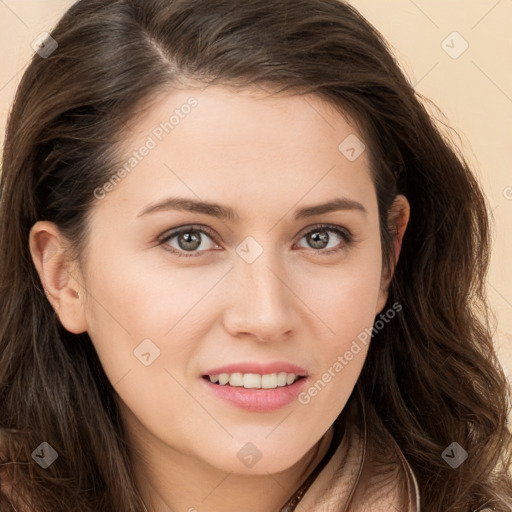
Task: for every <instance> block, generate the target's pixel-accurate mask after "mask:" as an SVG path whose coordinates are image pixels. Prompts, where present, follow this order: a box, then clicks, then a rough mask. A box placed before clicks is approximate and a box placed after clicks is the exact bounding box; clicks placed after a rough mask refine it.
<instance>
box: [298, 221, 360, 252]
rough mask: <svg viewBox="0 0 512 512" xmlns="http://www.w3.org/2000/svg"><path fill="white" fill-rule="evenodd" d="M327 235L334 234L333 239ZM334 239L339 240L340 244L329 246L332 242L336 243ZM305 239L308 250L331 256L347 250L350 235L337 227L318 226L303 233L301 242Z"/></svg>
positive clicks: (350, 241)
mask: <svg viewBox="0 0 512 512" xmlns="http://www.w3.org/2000/svg"><path fill="white" fill-rule="evenodd" d="M328 233H335V235H336V236H335V237H332V236H330V235H329V234H328ZM336 238H338V239H341V242H339V241H338V243H337V244H336V243H334V244H331V245H329V244H330V243H331V242H332V241H334V242H336ZM303 239H306V240H307V243H308V244H309V246H310V247H309V248H312V249H316V252H318V253H320V254H322V255H324V254H332V253H336V252H338V251H341V250H343V249H346V248H348V247H349V246H350V245H351V243H352V241H353V238H352V235H351V234H350V232H349V231H347V230H345V229H342V228H340V227H339V226H332V225H330V224H320V225H318V226H315V228H314V229H312V230H310V231H308V232H307V233H305V234H304V235H303V236H302V238H301V240H303ZM340 244H341V245H340Z"/></svg>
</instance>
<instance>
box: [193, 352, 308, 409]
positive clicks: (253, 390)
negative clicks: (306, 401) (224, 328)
mask: <svg viewBox="0 0 512 512" xmlns="http://www.w3.org/2000/svg"><path fill="white" fill-rule="evenodd" d="M307 376H308V372H307V371H306V370H305V369H304V368H301V367H300V366H297V365H294V364H291V363H287V362H275V363H270V364H260V363H249V362H246V363H238V364H230V365H226V366H221V367H217V368H212V369H211V370H209V371H208V372H207V373H206V374H204V375H202V377H203V382H204V383H205V386H206V387H207V389H208V390H209V391H211V392H213V394H214V395H215V396H216V397H218V398H220V399H222V400H223V401H227V402H229V403H231V404H232V405H235V406H236V407H239V408H242V409H245V410H248V411H252V412H270V411H273V410H276V409H279V408H281V407H283V406H285V405H287V404H289V403H291V402H292V401H293V400H295V399H296V398H297V395H298V394H299V393H300V391H301V390H302V388H303V387H304V385H305V384H304V383H305V381H306V380H307Z"/></svg>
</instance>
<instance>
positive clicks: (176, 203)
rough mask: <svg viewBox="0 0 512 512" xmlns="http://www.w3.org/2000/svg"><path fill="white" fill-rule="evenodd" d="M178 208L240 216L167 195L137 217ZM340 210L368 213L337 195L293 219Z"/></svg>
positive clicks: (210, 204) (230, 217) (230, 210)
mask: <svg viewBox="0 0 512 512" xmlns="http://www.w3.org/2000/svg"><path fill="white" fill-rule="evenodd" d="M169 210H178V211H186V212H192V213H202V214H205V215H211V216H212V217H217V218H219V219H223V220H229V221H231V222H238V221H239V220H240V217H239V216H238V214H237V213H236V212H235V210H233V208H231V207H229V206H223V205H220V204H217V203H213V202H209V201H200V200H196V199H188V198H183V197H168V198H166V199H164V200H162V201H159V202H158V203H153V204H150V205H148V206H146V207H145V208H144V209H143V210H142V211H141V212H140V213H139V214H138V215H137V217H142V216H144V215H148V214H150V213H155V212H162V211H169ZM342 210H355V211H360V212H362V213H364V214H365V215H366V214H367V213H368V211H367V210H366V208H365V207H364V206H363V205H362V204H361V203H359V202H357V201H354V200H353V199H349V198H346V197H339V198H335V199H332V200H331V201H328V202H327V203H322V204H318V205H314V206H306V207H303V208H300V209H298V210H297V211H296V212H295V217H294V218H295V219H296V220H299V219H304V218H307V217H313V216H315V215H322V214H324V213H330V212H335V211H342Z"/></svg>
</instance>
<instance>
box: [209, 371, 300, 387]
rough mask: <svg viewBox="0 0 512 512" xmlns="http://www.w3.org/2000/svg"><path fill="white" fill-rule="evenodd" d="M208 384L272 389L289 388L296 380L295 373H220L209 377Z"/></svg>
mask: <svg viewBox="0 0 512 512" xmlns="http://www.w3.org/2000/svg"><path fill="white" fill-rule="evenodd" d="M209 378H210V382H212V383H214V384H220V385H221V386H225V385H226V384H229V385H230V386H234V387H244V388H246V389H274V388H282V387H284V386H289V385H290V384H293V383H294V382H295V381H296V380H297V378H298V377H297V375H296V374H295V373H286V372H279V373H268V374H265V375H260V374H258V373H221V374H219V375H209Z"/></svg>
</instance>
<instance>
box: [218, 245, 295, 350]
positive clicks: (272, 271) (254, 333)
mask: <svg viewBox="0 0 512 512" xmlns="http://www.w3.org/2000/svg"><path fill="white" fill-rule="evenodd" d="M234 265H235V268H234V269H233V270H232V271H231V272H230V273H229V279H228V280H227V282H226V287H227V289H228V292H227V296H228V297H229V305H228V307H227V309H226V311H225V314H224V327H225V329H226V330H227V331H228V332H229V333H230V334H231V336H233V337H235V338H240V339H241V338H244V337H246V338H250V337H253V338H254V339H255V340H256V341H259V342H271V341H274V342H275V341H281V340H285V339H288V338H289V336H290V335H291V334H292V332H293V329H294V328H296V327H297V326H298V325H299V312H298V310H297V307H298V304H300V301H299V299H298V298H297V296H296V295H295V294H294V292H293V283H291V278H290V276H289V274H288V273H286V272H285V271H284V265H283V264H282V262H281V263H279V262H278V261H277V259H276V258H275V257H273V256H272V255H271V254H270V251H263V253H262V254H261V255H260V256H259V257H258V258H257V259H256V260H255V261H253V262H252V263H248V262H246V261H245V260H244V259H242V258H240V259H237V260H236V261H235V264H234Z"/></svg>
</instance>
